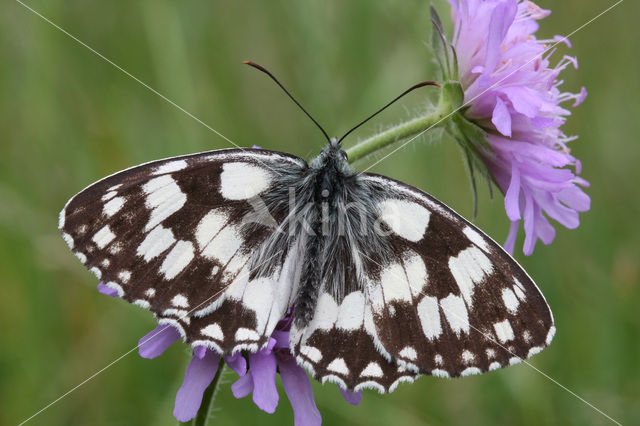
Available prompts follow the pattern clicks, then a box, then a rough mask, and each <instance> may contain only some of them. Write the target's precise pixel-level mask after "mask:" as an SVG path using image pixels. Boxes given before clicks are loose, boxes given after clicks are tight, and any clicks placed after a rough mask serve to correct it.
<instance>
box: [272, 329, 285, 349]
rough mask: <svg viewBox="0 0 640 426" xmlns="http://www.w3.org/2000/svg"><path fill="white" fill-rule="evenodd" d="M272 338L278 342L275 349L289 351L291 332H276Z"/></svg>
mask: <svg viewBox="0 0 640 426" xmlns="http://www.w3.org/2000/svg"><path fill="white" fill-rule="evenodd" d="M271 338H272V339H274V340H275V341H276V343H275V346H274V348H276V349H288V348H289V332H288V331H279V330H276V331H274V332H273V333H271Z"/></svg>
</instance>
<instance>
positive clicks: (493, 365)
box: [489, 361, 502, 371]
mask: <svg viewBox="0 0 640 426" xmlns="http://www.w3.org/2000/svg"><path fill="white" fill-rule="evenodd" d="M500 367H502V365H501V364H500V363H499V362H498V361H494V362H492V363H491V364H489V371H493V370H497V369H498V368H500Z"/></svg>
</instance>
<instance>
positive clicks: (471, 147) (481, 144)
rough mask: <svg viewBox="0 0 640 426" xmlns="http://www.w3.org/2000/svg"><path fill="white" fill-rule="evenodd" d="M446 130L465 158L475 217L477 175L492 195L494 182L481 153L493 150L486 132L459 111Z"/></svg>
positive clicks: (476, 210)
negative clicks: (484, 182)
mask: <svg viewBox="0 0 640 426" xmlns="http://www.w3.org/2000/svg"><path fill="white" fill-rule="evenodd" d="M447 131H448V133H449V134H450V135H451V136H452V137H453V139H454V140H455V141H456V142H457V143H458V145H459V146H460V149H461V150H462V154H463V155H464V158H465V165H466V166H467V171H468V173H469V181H470V184H471V192H472V196H473V215H474V218H475V217H476V216H477V214H478V185H477V178H478V177H482V178H484V180H485V181H486V182H487V184H488V186H489V193H490V194H491V196H492V197H493V189H492V183H496V182H495V180H494V178H493V175H492V174H491V172H490V171H489V169H488V168H487V165H486V163H485V162H484V160H483V159H482V154H484V155H491V153H492V152H493V150H492V148H491V146H490V145H489V143H488V142H487V135H486V133H485V132H484V131H483V130H482V129H481V128H480V127H478V126H477V125H475V124H474V123H472V122H471V121H469V120H467V119H466V118H464V117H463V116H462V115H460V114H459V113H457V114H454V115H453V117H452V120H451V121H450V122H449V123H448V125H447Z"/></svg>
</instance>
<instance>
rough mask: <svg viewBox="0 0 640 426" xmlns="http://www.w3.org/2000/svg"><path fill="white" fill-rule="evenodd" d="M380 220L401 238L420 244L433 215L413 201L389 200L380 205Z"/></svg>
mask: <svg viewBox="0 0 640 426" xmlns="http://www.w3.org/2000/svg"><path fill="white" fill-rule="evenodd" d="M379 208H380V219H381V220H382V221H384V223H386V224H387V225H388V226H389V228H391V230H392V231H393V232H394V233H396V234H397V235H399V236H400V237H402V238H404V239H406V240H409V241H412V242H418V241H420V240H421V239H422V237H423V236H424V233H425V232H426V230H427V226H428V225H429V218H430V216H431V213H430V212H429V210H427V209H425V208H424V207H423V206H421V205H420V204H418V203H414V202H413V201H405V200H397V199H389V200H385V201H382V202H381V203H380V204H379Z"/></svg>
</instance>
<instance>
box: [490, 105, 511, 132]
mask: <svg viewBox="0 0 640 426" xmlns="http://www.w3.org/2000/svg"><path fill="white" fill-rule="evenodd" d="M491 122H492V123H493V124H494V126H496V129H498V131H499V132H500V133H502V134H503V135H505V136H511V114H509V108H507V105H506V104H505V103H504V102H503V101H502V99H500V98H499V97H498V98H496V106H495V108H494V109H493V116H492V117H491Z"/></svg>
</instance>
